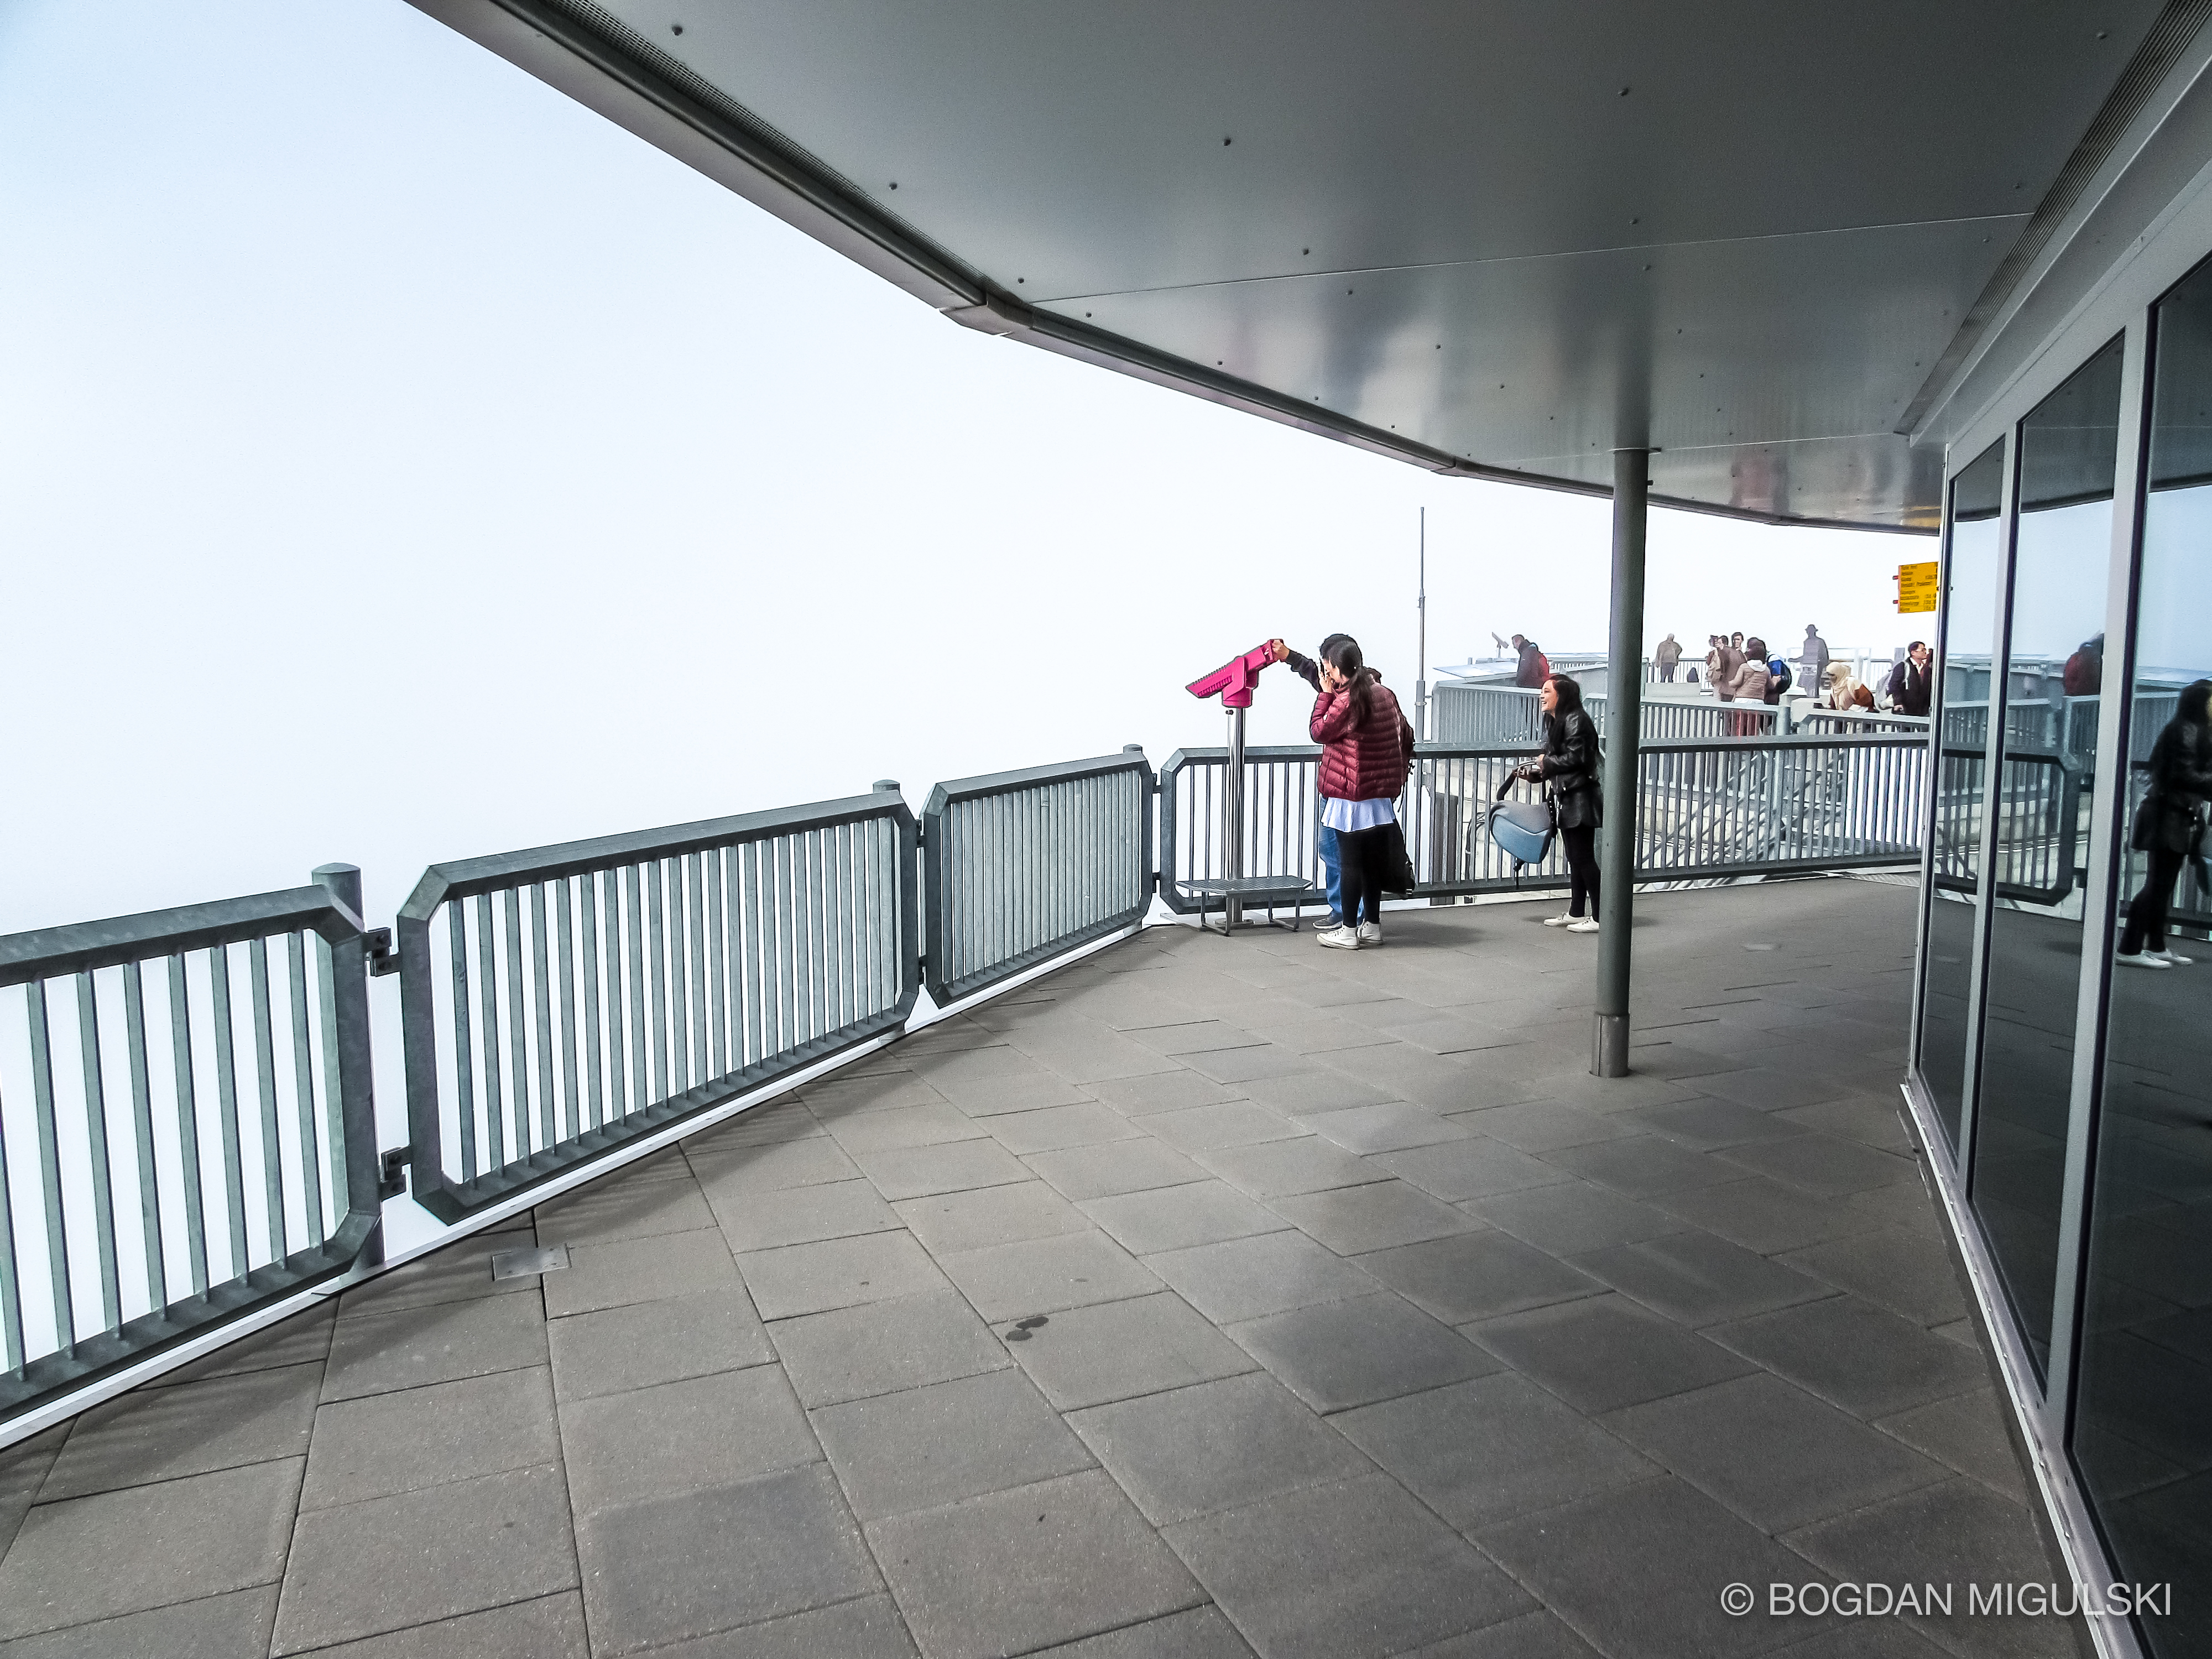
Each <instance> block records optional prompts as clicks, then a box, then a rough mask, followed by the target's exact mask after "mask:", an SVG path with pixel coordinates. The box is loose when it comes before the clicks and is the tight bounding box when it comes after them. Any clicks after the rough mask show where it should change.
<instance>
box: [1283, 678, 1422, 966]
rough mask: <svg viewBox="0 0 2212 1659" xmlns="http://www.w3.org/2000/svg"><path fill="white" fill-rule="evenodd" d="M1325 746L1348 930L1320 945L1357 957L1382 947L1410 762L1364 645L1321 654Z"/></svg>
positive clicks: (1325, 791)
mask: <svg viewBox="0 0 2212 1659" xmlns="http://www.w3.org/2000/svg"><path fill="white" fill-rule="evenodd" d="M1307 729H1308V730H1309V731H1310V732H1311V733H1312V736H1313V740H1314V741H1315V742H1316V743H1317V744H1321V745H1322V754H1321V769H1320V775H1319V776H1318V778H1317V779H1316V787H1318V788H1319V789H1320V791H1321V796H1322V824H1323V825H1324V826H1326V827H1327V828H1328V829H1334V830H1335V831H1336V848H1337V854H1338V859H1339V863H1340V881H1341V883H1342V892H1341V895H1340V899H1339V903H1340V906H1341V914H1342V915H1343V918H1344V921H1343V925H1342V926H1340V927H1328V928H1323V929H1322V932H1321V933H1320V934H1319V936H1318V937H1319V939H1320V941H1321V943H1322V945H1327V946H1328V947H1329V948H1331V949H1332V950H1338V951H1355V950H1361V949H1365V948H1368V947H1371V946H1374V945H1380V944H1382V943H1383V889H1384V887H1385V886H1386V885H1388V884H1389V882H1390V878H1391V876H1392V874H1393V872H1392V871H1391V869H1390V860H1391V856H1392V855H1393V854H1394V853H1395V849H1396V848H1397V847H1398V846H1399V845H1400V844H1401V843H1399V842H1396V841H1395V839H1394V838H1393V836H1392V835H1391V833H1390V832H1391V828H1392V826H1393V825H1395V823H1397V821H1398V814H1397V809H1396V808H1395V806H1393V805H1391V803H1392V801H1393V800H1395V799H1396V797H1397V794H1398V792H1399V791H1400V790H1401V789H1402V788H1404V787H1406V773H1407V768H1409V767H1410V766H1411V765H1412V764H1413V726H1411V725H1410V724H1408V723H1407V719H1406V717H1405V715H1404V714H1402V713H1401V712H1400V711H1399V708H1398V699H1397V698H1396V697H1395V696H1392V695H1391V692H1390V688H1389V686H1387V685H1385V684H1383V682H1382V681H1381V680H1380V679H1379V678H1376V673H1375V671H1374V670H1373V669H1371V668H1370V667H1368V666H1367V665H1366V662H1365V661H1364V659H1362V657H1361V656H1360V654H1359V647H1358V646H1357V645H1355V644H1354V643H1352V641H1351V640H1349V639H1347V638H1345V637H1343V636H1341V635H1339V636H1336V637H1335V639H1334V642H1333V643H1332V644H1331V645H1330V646H1329V647H1328V648H1327V649H1326V650H1324V651H1323V652H1322V664H1321V694H1320V695H1319V696H1316V698H1315V699H1314V706H1313V719H1312V720H1311V721H1310V724H1309V726H1308V728H1307Z"/></svg>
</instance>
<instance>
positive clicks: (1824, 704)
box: [1820, 662, 1874, 714]
mask: <svg viewBox="0 0 2212 1659" xmlns="http://www.w3.org/2000/svg"><path fill="white" fill-rule="evenodd" d="M1820 707H1821V708H1832V709H1834V710H1835V711H1836V713H1838V714H1862V713H1863V714H1872V713H1873V712H1874V693H1873V692H1871V691H1869V690H1867V689H1866V687H1865V685H1864V684H1862V683H1861V682H1860V681H1859V679H1858V678H1857V677H1856V676H1855V675H1854V674H1852V672H1851V665H1850V664H1849V663H1847V662H1831V663H1830V664H1829V665H1828V687H1827V690H1825V691H1823V692H1822V693H1821V694H1820Z"/></svg>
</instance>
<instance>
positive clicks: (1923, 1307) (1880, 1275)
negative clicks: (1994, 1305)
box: [1783, 1227, 1966, 1325]
mask: <svg viewBox="0 0 2212 1659" xmlns="http://www.w3.org/2000/svg"><path fill="white" fill-rule="evenodd" d="M1783 1259H1784V1261H1787V1262H1789V1263H1790V1266H1791V1267H1797V1268H1800V1269H1802V1270H1803V1271H1804V1272H1806V1273H1814V1274H1816V1275H1818V1276H1819V1277H1820V1278H1821V1279H1826V1281H1827V1282H1828V1283H1829V1284H1831V1285H1838V1286H1839V1287H1841V1288H1842V1289H1844V1290H1846V1291H1856V1292H1857V1294H1858V1295H1860V1296H1863V1297H1865V1298H1866V1299H1867V1300H1868V1301H1869V1302H1875V1303H1879V1304H1881V1306H1883V1307H1885V1308H1887V1309H1888V1310H1890V1311H1891V1312H1892V1313H1895V1314H1902V1315H1903V1316H1905V1318H1907V1319H1910V1320H1911V1321H1912V1322H1913V1323H1915V1324H1916V1325H1945V1324H1948V1323H1949V1322H1951V1321H1953V1320H1954V1319H1964V1318H1965V1317H1966V1297H1965V1296H1964V1295H1962V1294H1961V1293H1960V1290H1959V1279H1958V1275H1957V1274H1956V1273H1954V1271H1953V1270H1952V1267H1951V1256H1950V1252H1949V1251H1948V1250H1947V1249H1945V1248H1944V1247H1943V1245H1942V1244H1941V1243H1938V1242H1937V1241H1936V1240H1934V1239H1931V1238H1923V1237H1919V1236H1917V1235H1916V1234H1912V1233H1905V1232H1899V1231H1896V1230H1895V1229H1894V1228H1888V1227H1884V1228H1881V1229H1879V1230H1877V1231H1873V1232H1866V1233H1861V1234H1859V1235H1857V1237H1852V1238H1840V1239H1834V1240H1832V1241H1830V1242H1829V1243H1824V1244H1815V1245H1813V1246H1811V1247H1809V1248H1808V1249H1802V1250H1799V1251H1796V1253H1794V1254H1793V1255H1788V1256H1785V1257H1784V1258H1783Z"/></svg>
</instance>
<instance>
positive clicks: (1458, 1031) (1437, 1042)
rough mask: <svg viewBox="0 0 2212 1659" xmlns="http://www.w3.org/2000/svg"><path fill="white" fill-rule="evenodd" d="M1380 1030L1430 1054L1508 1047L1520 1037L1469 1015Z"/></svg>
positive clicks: (1425, 1020)
mask: <svg viewBox="0 0 2212 1659" xmlns="http://www.w3.org/2000/svg"><path fill="white" fill-rule="evenodd" d="M1478 1013H1479V1011H1478ZM1383 1029H1384V1030H1387V1031H1389V1033H1390V1035H1391V1036H1394V1037H1396V1038H1397V1039H1398V1040H1399V1041H1400V1042H1410V1043H1412V1044H1413V1047H1415V1048H1419V1049H1423V1050H1425V1051H1426V1052H1427V1053H1429V1054H1468V1053H1470V1052H1474V1051H1478V1050H1480V1049H1484V1048H1510V1047H1511V1046H1512V1045H1513V1044H1514V1043H1516V1042H1519V1041H1520V1040H1521V1039H1520V1037H1519V1036H1518V1035H1517V1033H1516V1032H1515V1031H1512V1030H1506V1029H1504V1028H1503V1027H1502V1026H1501V1025H1500V1024H1499V1023H1498V1022H1497V1021H1495V1020H1490V1019H1484V1018H1479V1017H1470V1016H1469V1015H1468V1014H1445V1015H1442V1016H1439V1017H1432V1018H1428V1019H1420V1020H1415V1021H1413V1023H1412V1024H1403V1025H1388V1026H1385V1027H1384V1028H1383Z"/></svg>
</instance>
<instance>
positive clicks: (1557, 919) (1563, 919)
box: [1544, 913, 1575, 927]
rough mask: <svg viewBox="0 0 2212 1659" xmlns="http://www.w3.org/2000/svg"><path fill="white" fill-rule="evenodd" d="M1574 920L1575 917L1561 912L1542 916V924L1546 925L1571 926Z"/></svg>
mask: <svg viewBox="0 0 2212 1659" xmlns="http://www.w3.org/2000/svg"><path fill="white" fill-rule="evenodd" d="M1574 920H1575V919H1574V918H1573V917H1572V916H1571V915H1565V914H1564V913H1562V914H1561V915H1556V916H1546V917H1545V918H1544V926H1545V927H1568V926H1571V924H1572V923H1573V921H1574Z"/></svg>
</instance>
